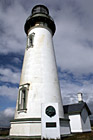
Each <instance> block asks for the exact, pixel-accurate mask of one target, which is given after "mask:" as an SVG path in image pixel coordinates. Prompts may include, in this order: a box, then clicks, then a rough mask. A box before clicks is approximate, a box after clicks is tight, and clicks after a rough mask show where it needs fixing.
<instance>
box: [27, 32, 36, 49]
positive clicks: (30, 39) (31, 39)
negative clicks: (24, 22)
mask: <svg viewBox="0 0 93 140" xmlns="http://www.w3.org/2000/svg"><path fill="white" fill-rule="evenodd" d="M34 36H35V33H32V34H30V35H29V36H28V39H27V49H29V48H30V47H31V48H33V46H34Z"/></svg>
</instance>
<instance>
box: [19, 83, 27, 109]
mask: <svg viewBox="0 0 93 140" xmlns="http://www.w3.org/2000/svg"><path fill="white" fill-rule="evenodd" d="M28 87H29V84H24V85H22V86H20V87H19V96H18V110H26V109H27V96H28Z"/></svg>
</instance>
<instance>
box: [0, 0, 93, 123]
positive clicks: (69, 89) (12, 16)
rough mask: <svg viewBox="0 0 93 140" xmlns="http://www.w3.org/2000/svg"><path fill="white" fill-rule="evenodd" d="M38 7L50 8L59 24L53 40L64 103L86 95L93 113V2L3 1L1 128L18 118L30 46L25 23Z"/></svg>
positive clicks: (0, 13)
mask: <svg viewBox="0 0 93 140" xmlns="http://www.w3.org/2000/svg"><path fill="white" fill-rule="evenodd" d="M36 4H44V5H46V6H47V7H48V8H49V11H50V15H51V16H52V17H53V19H54V21H55V24H56V33H55V35H54V37H53V41H54V48H55V55H56V61H57V66H58V75H59V80H60V87H61V93H62V99H63V103H64V104H67V103H75V102H78V101H77V93H78V92H82V93H83V100H84V101H85V102H87V104H88V105H89V107H90V109H91V111H92V112H93V1H92V0H82V1H81V0H61V1H60V0H54V1H52V0H51V1H50V0H27V1H26V0H15V1H13V0H0V122H2V123H1V124H0V125H7V124H8V122H9V119H10V118H12V117H13V116H14V111H15V106H16V99H17V94H18V85H19V81H20V73H21V67H22V61H23V56H24V51H25V47H26V34H25V32H24V24H25V21H26V19H27V17H28V16H29V15H30V13H31V9H32V8H33V6H35V5H36ZM5 120H6V121H5Z"/></svg>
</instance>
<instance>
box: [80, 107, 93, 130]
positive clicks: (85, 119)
mask: <svg viewBox="0 0 93 140" xmlns="http://www.w3.org/2000/svg"><path fill="white" fill-rule="evenodd" d="M81 123H82V130H83V132H86V131H91V125H90V119H89V116H88V112H87V110H86V108H84V109H83V110H82V112H81Z"/></svg>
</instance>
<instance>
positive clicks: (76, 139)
mask: <svg viewBox="0 0 93 140" xmlns="http://www.w3.org/2000/svg"><path fill="white" fill-rule="evenodd" d="M3 138H4V137H3ZM4 139H5V140H7V139H8V140H41V139H40V138H38V139H35V138H33V139H32V138H30V139H29V138H27V139H23V138H22V139H9V138H8V137H6V138H4ZM2 140H3V139H2ZM43 140H48V139H43ZM51 140H52V139H51ZM61 140H93V131H92V132H89V133H78V134H72V135H71V136H68V137H63V138H62V139H61Z"/></svg>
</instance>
